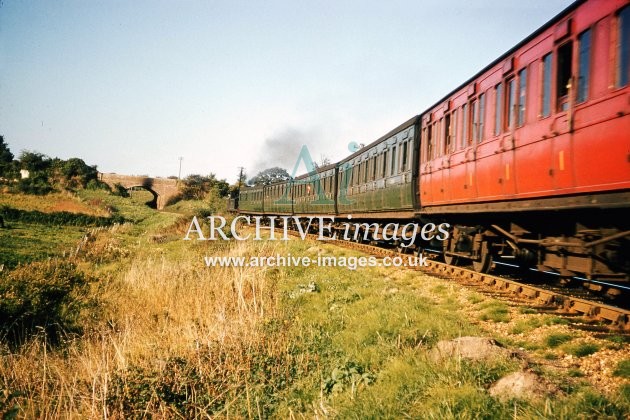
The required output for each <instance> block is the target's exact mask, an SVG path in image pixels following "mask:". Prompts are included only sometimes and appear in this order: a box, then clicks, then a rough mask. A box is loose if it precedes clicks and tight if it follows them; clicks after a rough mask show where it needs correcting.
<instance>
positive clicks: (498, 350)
mask: <svg viewBox="0 0 630 420" xmlns="http://www.w3.org/2000/svg"><path fill="white" fill-rule="evenodd" d="M510 355H512V353H511V352H510V351H509V350H508V349H505V348H503V347H501V346H500V345H499V344H498V343H497V342H496V341H494V340H493V339H491V338H487V337H459V338H456V339H454V340H444V341H440V342H438V343H437V345H436V346H435V348H434V349H433V358H434V359H435V360H441V359H446V358H452V357H461V358H463V359H469V360H490V359H496V358H498V357H507V356H510Z"/></svg>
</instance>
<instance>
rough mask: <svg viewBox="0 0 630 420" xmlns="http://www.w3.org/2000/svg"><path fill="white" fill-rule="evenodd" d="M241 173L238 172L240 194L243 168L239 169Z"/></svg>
mask: <svg viewBox="0 0 630 420" xmlns="http://www.w3.org/2000/svg"><path fill="white" fill-rule="evenodd" d="M238 169H239V172H238V192H239V193H240V192H241V186H242V185H243V181H242V180H243V169H245V168H243V167H242V166H240V167H239V168H238Z"/></svg>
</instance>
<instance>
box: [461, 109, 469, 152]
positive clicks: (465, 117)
mask: <svg viewBox="0 0 630 420" xmlns="http://www.w3.org/2000/svg"><path fill="white" fill-rule="evenodd" d="M467 108H468V107H467V106H466V104H464V105H462V119H463V120H464V121H463V123H462V148H464V147H466V146H467V145H468V112H467V111H468V110H467Z"/></svg>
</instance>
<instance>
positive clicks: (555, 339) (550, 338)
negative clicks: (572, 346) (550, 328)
mask: <svg viewBox="0 0 630 420" xmlns="http://www.w3.org/2000/svg"><path fill="white" fill-rule="evenodd" d="M571 340H573V335H571V334H565V333H551V334H548V335H547V336H546V337H545V340H544V342H545V345H547V346H548V347H558V346H559V345H561V344H564V343H567V342H569V341H571Z"/></svg>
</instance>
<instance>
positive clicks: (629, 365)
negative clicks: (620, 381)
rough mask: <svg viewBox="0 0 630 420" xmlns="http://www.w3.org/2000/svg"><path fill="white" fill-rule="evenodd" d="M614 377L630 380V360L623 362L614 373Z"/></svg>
mask: <svg viewBox="0 0 630 420" xmlns="http://www.w3.org/2000/svg"><path fill="white" fill-rule="evenodd" d="M613 375H614V376H621V377H622V378H630V359H625V360H621V361H620V362H619V363H617V367H616V368H615V370H614V372H613Z"/></svg>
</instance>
